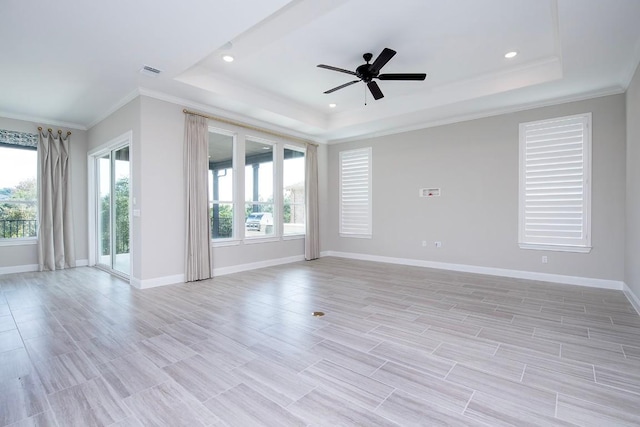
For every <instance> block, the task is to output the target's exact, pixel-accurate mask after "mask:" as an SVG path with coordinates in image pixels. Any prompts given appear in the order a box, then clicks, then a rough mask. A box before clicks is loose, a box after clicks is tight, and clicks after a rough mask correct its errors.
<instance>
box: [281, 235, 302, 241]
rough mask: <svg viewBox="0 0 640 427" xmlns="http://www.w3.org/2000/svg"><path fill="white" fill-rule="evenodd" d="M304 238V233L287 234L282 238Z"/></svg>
mask: <svg viewBox="0 0 640 427" xmlns="http://www.w3.org/2000/svg"><path fill="white" fill-rule="evenodd" d="M301 239H304V234H287V235H286V236H282V240H301Z"/></svg>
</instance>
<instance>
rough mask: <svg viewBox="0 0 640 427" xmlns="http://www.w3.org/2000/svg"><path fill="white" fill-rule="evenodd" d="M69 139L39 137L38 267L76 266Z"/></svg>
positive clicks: (46, 133) (47, 133)
mask: <svg viewBox="0 0 640 427" xmlns="http://www.w3.org/2000/svg"><path fill="white" fill-rule="evenodd" d="M69 140H70V136H69V135H66V136H63V135H62V134H61V133H58V134H54V133H52V132H45V131H42V132H40V133H39V135H38V268H39V270H40V271H43V270H57V269H64V268H68V267H75V266H76V255H75V246H74V236H73V211H72V206H71V171H70V162H69V142H70V141H69Z"/></svg>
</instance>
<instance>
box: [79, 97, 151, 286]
mask: <svg viewBox="0 0 640 427" xmlns="http://www.w3.org/2000/svg"><path fill="white" fill-rule="evenodd" d="M140 128H141V125H140V98H139V97H138V98H136V99H134V100H133V101H131V102H129V103H128V104H126V105H125V106H123V107H122V108H120V109H118V110H117V111H116V112H114V113H113V114H111V115H110V116H109V117H107V118H106V119H104V120H102V121H101V122H100V123H98V124H97V125H95V126H93V127H92V128H91V129H89V131H88V149H87V152H91V151H92V150H96V149H98V148H100V147H102V146H104V145H106V144H108V143H109V142H111V141H112V140H113V139H115V138H118V137H119V136H121V135H123V134H125V133H127V132H129V131H132V142H131V147H130V149H131V151H130V155H131V161H132V176H131V194H132V196H133V197H135V198H136V203H137V205H136V207H135V208H136V209H137V208H138V206H139V205H140V204H141V203H142V202H143V199H144V195H143V194H142V192H141V190H140V182H141V170H142V168H141V159H142V148H141V135H140V133H141V132H140ZM86 157H87V156H86V154H85V158H86ZM85 169H86V168H85ZM87 192H88V189H87V188H86V185H85V193H87ZM85 204H86V203H85ZM131 234H132V238H131V246H130V248H131V276H132V277H133V278H137V279H139V278H140V277H141V271H142V270H141V264H140V263H141V253H142V246H143V242H142V239H141V233H140V218H138V217H133V221H132V224H131Z"/></svg>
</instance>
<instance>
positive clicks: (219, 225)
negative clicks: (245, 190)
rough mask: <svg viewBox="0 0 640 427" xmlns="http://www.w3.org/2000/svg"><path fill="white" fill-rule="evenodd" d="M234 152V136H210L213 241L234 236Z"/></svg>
mask: <svg viewBox="0 0 640 427" xmlns="http://www.w3.org/2000/svg"><path fill="white" fill-rule="evenodd" d="M233 148H234V137H233V135H231V134H224V133H218V132H213V131H210V132H209V193H210V194H209V209H210V215H211V238H212V239H214V240H219V239H229V238H232V237H233V236H234V233H233V187H234V186H233Z"/></svg>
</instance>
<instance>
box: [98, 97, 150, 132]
mask: <svg viewBox="0 0 640 427" xmlns="http://www.w3.org/2000/svg"><path fill="white" fill-rule="evenodd" d="M138 96H140V89H139V88H136V89H135V90H133V91H132V92H129V94H127V95H126V96H125V97H124V98H122V99H121V100H120V101H118V102H116V103H115V104H114V105H113V106H111V107H110V108H109V109H108V110H106V111H105V112H104V113H102V114H100V115H99V116H98V117H97V118H96V119H94V120H93V121H92V122H91V123H89V124H88V125H87V129H91V128H92V127H94V126H95V125H97V124H98V123H100V122H101V121H103V120H104V119H106V118H107V117H109V116H110V115H112V114H113V113H115V112H116V111H118V110H119V109H120V108H122V107H124V106H125V105H127V104H128V103H130V102H131V101H133V100H134V99H136V98H137V97H138Z"/></svg>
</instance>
